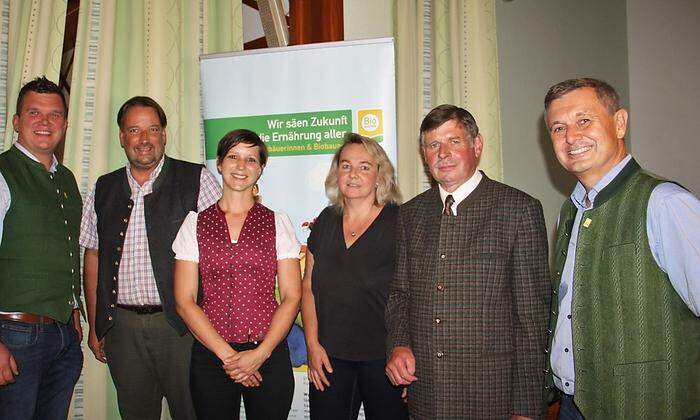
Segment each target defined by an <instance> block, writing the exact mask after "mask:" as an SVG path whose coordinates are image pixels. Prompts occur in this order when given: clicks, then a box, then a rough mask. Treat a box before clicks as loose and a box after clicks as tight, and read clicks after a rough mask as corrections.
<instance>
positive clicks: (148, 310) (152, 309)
mask: <svg viewBox="0 0 700 420" xmlns="http://www.w3.org/2000/svg"><path fill="white" fill-rule="evenodd" d="M117 308H121V309H126V310H127V311H131V312H136V313H137V314H139V315H150V314H157V313H158V312H163V307H162V306H160V305H122V304H117Z"/></svg>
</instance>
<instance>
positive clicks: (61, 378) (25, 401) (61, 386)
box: [0, 317, 83, 420]
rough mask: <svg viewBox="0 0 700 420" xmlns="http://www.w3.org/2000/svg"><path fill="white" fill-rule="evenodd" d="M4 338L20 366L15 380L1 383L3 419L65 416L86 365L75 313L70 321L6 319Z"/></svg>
mask: <svg viewBox="0 0 700 420" xmlns="http://www.w3.org/2000/svg"><path fill="white" fill-rule="evenodd" d="M0 341H2V343H3V344H4V345H5V346H6V347H7V349H8V350H9V351H10V352H11V353H12V356H13V357H14V358H15V361H16V362H17V368H18V369H19V375H17V376H16V377H15V382H14V383H12V384H8V385H4V386H1V387H0V419H13V420H29V419H47V420H48V419H50V420H55V419H65V418H66V417H67V416H68V407H69V405H70V400H71V396H72V395H73V387H74V386H75V383H76V382H78V378H79V377H80V370H81V369H82V368H83V352H82V350H81V349H80V342H79V341H78V334H77V333H76V331H75V328H74V327H73V321H72V317H71V321H69V323H68V324H61V323H58V322H57V323H55V324H29V323H25V322H19V321H5V320H3V321H0Z"/></svg>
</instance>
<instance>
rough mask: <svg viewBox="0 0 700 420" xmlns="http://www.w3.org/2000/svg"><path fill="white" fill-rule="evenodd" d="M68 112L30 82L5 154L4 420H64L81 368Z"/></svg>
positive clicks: (0, 248) (54, 94)
mask: <svg viewBox="0 0 700 420" xmlns="http://www.w3.org/2000/svg"><path fill="white" fill-rule="evenodd" d="M67 111H68V110H67V108H66V102H65V99H64V98H63V94H62V93H61V90H60V89H59V88H58V86H56V84H55V83H53V82H51V81H49V80H48V79H46V78H45V77H41V78H37V79H35V80H32V81H30V82H29V83H27V84H26V85H24V86H23V87H22V89H21V90H20V92H19V96H18V98H17V110H16V113H15V115H14V117H13V118H12V124H13V126H14V129H15V131H16V132H17V142H16V143H15V144H14V145H13V146H12V147H11V148H10V149H9V150H8V151H6V152H5V153H3V154H1V155H0V419H19V420H24V419H27V420H28V419H65V418H66V417H67V416H68V407H69V405H70V400H71V396H72V395H73V387H74V386H75V383H76V382H77V381H78V378H79V377H80V370H81V369H82V366H83V352H82V350H81V349H80V341H81V340H82V330H81V327H80V312H79V307H80V255H79V248H78V227H79V223H80V209H81V205H82V200H81V198H80V192H79V191H78V186H77V185H76V183H75V178H74V177H73V174H72V173H71V171H70V170H68V168H66V167H65V166H63V165H61V164H60V163H59V162H58V160H57V159H56V157H55V155H54V152H55V150H56V146H57V145H58V143H59V142H60V141H61V139H63V137H64V135H65V133H66V127H67V123H66V115H67Z"/></svg>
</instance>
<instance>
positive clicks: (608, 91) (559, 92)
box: [544, 77, 622, 114]
mask: <svg viewBox="0 0 700 420" xmlns="http://www.w3.org/2000/svg"><path fill="white" fill-rule="evenodd" d="M582 88H592V89H593V90H595V94H596V96H597V97H598V100H599V101H600V102H601V103H602V104H603V105H605V108H607V109H608V111H609V112H610V113H611V114H614V113H615V112H617V111H618V110H619V109H620V108H622V107H621V106H620V95H618V94H617V92H616V91H615V88H613V87H612V86H610V85H609V84H607V83H605V82H604V81H602V80H598V79H593V78H591V77H582V78H579V79H569V80H564V81H563V82H559V83H557V84H556V85H554V86H552V87H550V88H549V90H548V91H547V95H545V97H544V109H545V111H546V110H548V109H549V105H550V104H551V103H552V101H554V100H556V99H559V98H561V97H562V96H564V95H566V94H567V93H569V92H571V91H574V90H576V89H582Z"/></svg>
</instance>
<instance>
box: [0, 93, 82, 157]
mask: <svg viewBox="0 0 700 420" xmlns="http://www.w3.org/2000/svg"><path fill="white" fill-rule="evenodd" d="M12 126H13V127H14V129H15V131H16V132H17V133H18V136H17V142H18V143H20V144H21V145H22V146H24V147H25V148H27V150H29V151H30V152H31V153H32V154H33V155H34V156H36V157H37V158H39V159H40V160H41V158H42V157H48V158H50V157H51V156H52V155H53V153H54V150H56V146H57V145H58V143H59V142H60V141H61V139H62V138H63V135H64V134H65V133H66V128H67V127H68V123H67V121H66V114H65V110H64V109H63V101H62V100H61V97H60V96H58V94H55V93H37V92H27V94H26V95H25V96H24V98H23V99H22V109H18V110H17V114H15V115H14V116H13V117H12Z"/></svg>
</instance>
